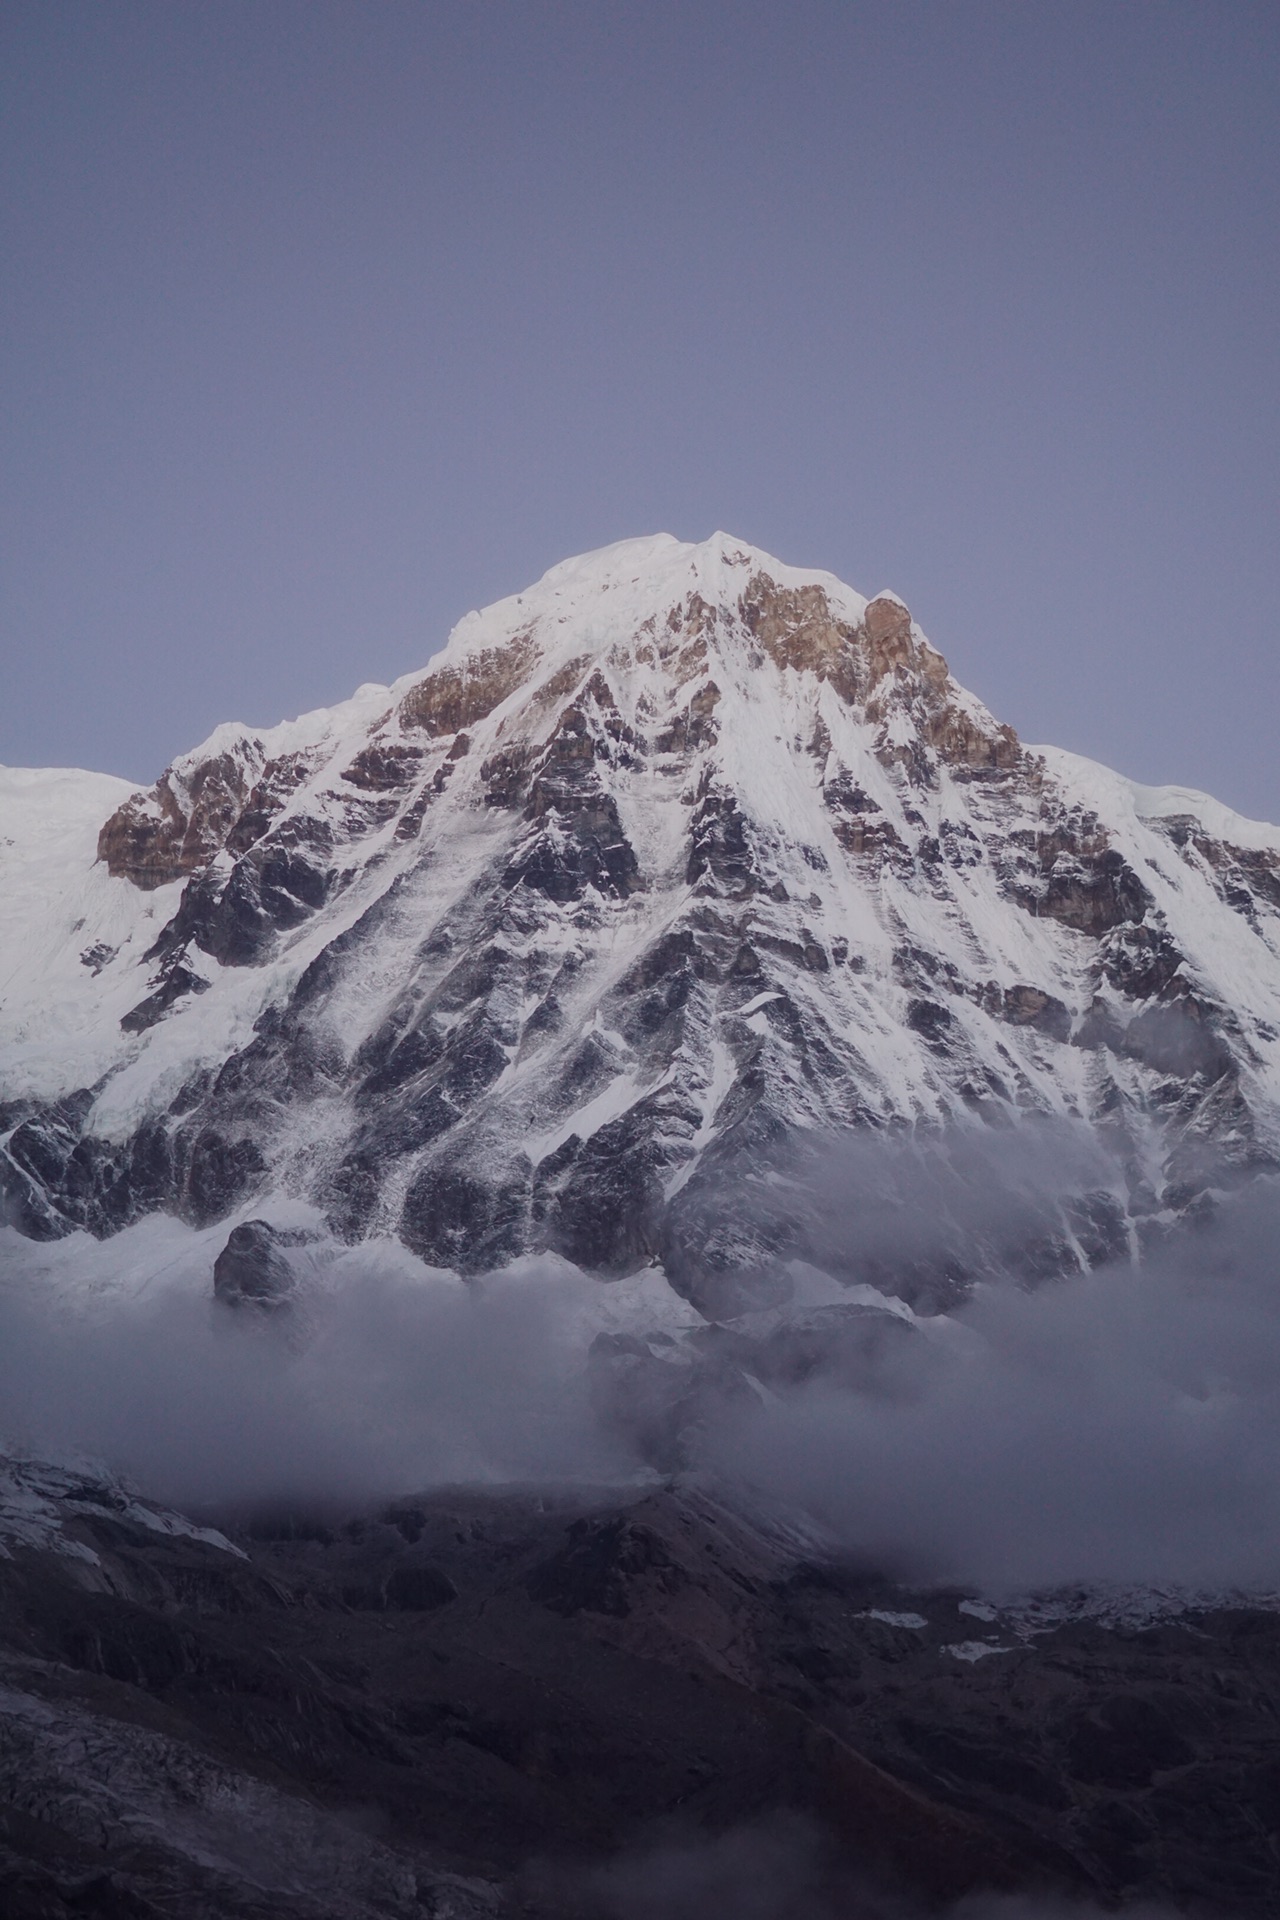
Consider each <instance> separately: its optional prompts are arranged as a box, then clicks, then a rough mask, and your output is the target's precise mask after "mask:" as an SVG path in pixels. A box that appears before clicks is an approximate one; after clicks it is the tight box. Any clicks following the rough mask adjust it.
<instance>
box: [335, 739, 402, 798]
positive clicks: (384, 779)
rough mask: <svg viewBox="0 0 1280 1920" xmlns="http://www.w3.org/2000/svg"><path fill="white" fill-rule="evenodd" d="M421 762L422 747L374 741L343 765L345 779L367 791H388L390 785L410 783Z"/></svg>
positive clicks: (387, 741) (393, 786) (397, 785)
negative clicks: (345, 765) (348, 764)
mask: <svg viewBox="0 0 1280 1920" xmlns="http://www.w3.org/2000/svg"><path fill="white" fill-rule="evenodd" d="M421 765H422V748H421V747H404V746H400V745H399V744H398V743H397V742H396V741H391V740H374V741H371V742H370V744H369V745H368V746H367V747H365V748H363V749H362V750H361V752H359V753H358V754H357V755H356V757H355V759H354V760H353V761H352V762H351V765H350V766H349V767H344V768H343V770H342V778H343V779H344V780H346V781H347V782H348V783H349V784H350V785H351V786H353V787H360V788H362V789H363V790H364V791H365V792H373V793H384V792H386V791H387V790H388V789H389V788H395V787H407V786H409V785H410V783H411V782H412V780H413V777H414V775H415V774H416V773H417V771H418V768H419V767H420V766H421Z"/></svg>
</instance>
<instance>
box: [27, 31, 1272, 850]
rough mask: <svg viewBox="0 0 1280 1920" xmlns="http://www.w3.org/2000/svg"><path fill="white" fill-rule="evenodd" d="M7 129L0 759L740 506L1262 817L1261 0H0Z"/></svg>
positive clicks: (134, 761)
mask: <svg viewBox="0 0 1280 1920" xmlns="http://www.w3.org/2000/svg"><path fill="white" fill-rule="evenodd" d="M0 166H2V168H3V204H2V207H0V261H2V262H3V266H2V267H0V328H2V330H3V350H2V355H0V359H2V368H0V383H2V384H0V395H2V404H3V415H2V419H3V433H2V436H0V437H2V443H3V444H2V447H0V461H2V466H3V471H2V474H0V487H2V489H3V494H2V500H0V520H2V524H0V759H3V760H6V761H9V762H18V763H26V764H45V763H58V764H79V765H85V766H92V767H99V768H105V769H108V770H111V771H114V772H118V773H122V774H125V775H128V776H129V777H132V778H138V779H145V780H150V779H152V778H153V777H154V776H155V774H156V773H157V772H158V771H159V770H160V768H161V767H162V766H163V764H164V762H165V761H166V760H167V759H168V758H169V757H171V756H172V755H173V754H174V753H177V752H180V751H182V750H183V749H184V748H186V747H188V746H190V745H194V744H195V743H196V742H197V741H198V740H200V739H201V738H202V737H203V736H204V735H205V734H206V733H208V732H209V730H210V729H211V728H212V727H213V726H214V725H215V724H216V723H217V722H218V721H219V720H223V719H243V720H247V721H250V722H253V723H256V724H267V723H270V722H272V721H274V720H276V719H279V718H281V717H283V716H285V715H286V714H292V713H296V712H298V711H301V710H303V709H305V708H308V707H312V706H317V705H323V704H328V703H330V702H332V701H334V700H337V699H340V698H342V697H343V696H345V695H346V694H347V693H348V692H350V691H351V690H353V689H354V687H355V686H356V685H357V684H358V683H360V682H361V681H365V680H385V679H390V678H393V677H394V676H395V675H396V674H398V673H402V672H405V671H407V670H408V669H410V668H413V667H415V666H419V665H421V664H422V663H423V662H424V661H425V660H426V659H427V657H428V656H429V655H430V653H431V652H433V651H434V649H435V648H436V647H437V646H438V645H440V644H441V642H442V641H443V639H444V637H445V634H446V632H447V630H448V628H449V627H450V625H451V624H452V623H453V621H454V620H456V619H457V618H458V617H459V616H460V615H461V614H463V613H465V612H466V611H467V609H468V608H469V607H472V606H476V605H481V604H483V603H484V602H486V601H489V600H492V599H495V598H497V597H499V596H500V595H502V594H505V593H507V592H511V591H515V590H518V589H519V588H520V587H522V586H524V585H526V584H527V583H528V582H529V581H531V580H532V579H533V578H535V577H536V576H537V575H539V574H540V573H542V572H543V571H545V569H546V568H547V567H548V566H550V565H552V564H553V563H554V562H555V561H557V560H559V559H562V558H564V557H565V556H566V555H568V554H571V553H576V552H580V551H582V550H584V549H586V548H590V547H595V546H600V545H602V544H604V543H605V542H608V541H611V540H615V539H620V538H623V537H626V536H628V535H632V534H638V533H646V532H653V531H657V530H659V529H664V530H666V531H669V532H672V533H675V534H677V535H679V536H681V537H682V538H689V539H700V538H703V537H705V536H706V535H707V534H709V533H710V532H712V531H713V530H714V529H715V528H717V527H723V528H725V529H727V530H728V531H730V532H732V533H735V534H737V535H740V536H741V537H743V538H745V539H748V540H751V541H754V542H756V543H758V544H760V545H762V546H764V547H766V548H769V549H771V550H772V551H773V552H775V553H777V554H779V555H780V556H781V557H782V558H784V559H786V560H789V561H791V562H793V563H794V564H797V565H813V566H821V567H827V568H830V569H831V570H832V571H834V572H836V573H839V574H841V575H842V576H843V577H844V578H845V579H847V580H849V581H850V582H851V583H852V584H853V585H854V586H856V587H858V588H859V589H860V590H861V591H863V592H866V593H874V592H876V591H877V590H878V589H880V588H881V587H884V586H890V587H893V588H894V589H896V590H897V591H898V592H899V593H901V594H902V595H903V596H904V598H906V599H907V601H908V602H909V604H910V605H911V607H912V609H913V611H914V612H915V614H916V617H917V618H918V619H919V620H920V622H921V624H922V625H923V626H924V628H925V630H926V631H927V632H928V634H929V635H930V637H931V638H932V639H933V640H934V642H935V643H936V644H937V645H938V646H939V647H941V649H942V650H943V652H944V653H946V654H947V655H948V657H949V659H950V660H951V663H952V666H953V668H954V670H955V671H956V673H957V674H958V675H959V677H960V678H961V679H962V680H963V681H965V682H966V684H968V685H969V686H971V687H972V688H973V689H974V690H975V691H976V692H977V693H979V694H980V695H981V696H982V697H983V698H984V699H985V700H986V701H987V703H988V704H989V705H990V706H991V707H992V708H993V709H994V710H995V711H996V712H997V714H998V715H999V716H1000V717H1001V718H1002V719H1006V720H1009V721H1011V722H1012V723H1013V724H1014V725H1015V726H1016V727H1017V728H1018V729H1019V731H1020V732H1022V734H1023V735H1024V737H1026V738H1028V739H1030V740H1033V741H1034V740H1052V741H1055V742H1057V743H1058V744H1060V745H1063V746H1068V747H1072V748H1075V749H1076V750H1078V751H1080V752H1084V753H1088V754H1092V755H1094V756H1096V757H1097V758H1100V759H1103V760H1106V761H1108V762H1110V763H1111V764H1113V765H1115V766H1118V767H1120V768H1122V769H1123V770H1124V771H1125V772H1128V773H1131V774H1132V775H1134V776H1135V777H1136V778H1139V779H1142V780H1148V781H1165V780H1177V781H1181V782H1183V783H1185V784H1189V785H1196V786H1203V787H1206V788H1208V789H1209V790H1210V791H1212V792H1215V793H1217V794H1218V795H1219V796H1220V797H1222V798H1223V799H1225V800H1227V801H1229V802H1231V803H1232V804H1234V805H1236V806H1238V807H1240V808H1242V809H1243V810H1245V811H1246V812H1251V813H1254V814H1258V815H1261V816H1263V817H1266V818H1270V819H1272V820H1276V819H1280V773H1278V771H1277V768H1278V760H1277V750H1276V734H1277V721H1278V718H1280V649H1278V647H1277V626H1276V619H1277V601H1278V598H1280V595H1278V592H1277V589H1278V588H1280V523H1278V522H1280V516H1278V514H1277V506H1278V494H1280V489H1278V485H1277V481H1278V477H1280V476H1278V467H1280V434H1278V432H1277V428H1278V426H1280V420H1278V417H1277V416H1278V413H1280V408H1278V406H1277V400H1278V397H1280V354H1278V352H1277V346H1278V342H1277V330H1278V326H1280V298H1278V296H1280V238H1278V235H1280V219H1278V218H1277V215H1278V213H1280V204H1278V203H1280V7H1277V6H1276V5H1275V3H1274V0H1263V3H1262V4H1254V3H1253V0H1214V3H1213V4H1208V3H1207V0H1206V3H1204V4H1184V3H1183V0H1102V3H1101V4H1095V0H891V4H880V3H879V0H873V3H871V4H859V0H842V3H831V4H828V3H824V0H787V4H783V3H782V0H773V3H772V4H764V3H763V0H593V3H589V4H588V3H583V0H457V3H454V0H195V3H193V0H110V3H109V4H107V3H105V0H3V4H2V5H0Z"/></svg>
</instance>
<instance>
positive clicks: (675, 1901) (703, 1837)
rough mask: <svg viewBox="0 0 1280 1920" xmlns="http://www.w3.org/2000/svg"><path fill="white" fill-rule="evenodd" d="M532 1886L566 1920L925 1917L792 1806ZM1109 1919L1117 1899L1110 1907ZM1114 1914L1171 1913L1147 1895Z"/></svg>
mask: <svg viewBox="0 0 1280 1920" xmlns="http://www.w3.org/2000/svg"><path fill="white" fill-rule="evenodd" d="M530 1878H531V1880H532V1881H533V1883H534V1890H535V1891H536V1892H538V1893H540V1894H542V1896H543V1897H544V1898H545V1897H546V1896H547V1895H548V1894H549V1895H550V1896H551V1897H552V1901H553V1903H554V1908H555V1911H556V1912H557V1913H563V1914H564V1915H565V1920H727V1916H732V1920H925V1916H924V1912H923V1910H922V1909H921V1908H920V1907H919V1906H918V1905H917V1904H916V1903H914V1902H912V1901H911V1900H910V1899H908V1898H906V1897H905V1896H903V1895H902V1894H901V1893H900V1892H895V1891H893V1890H891V1889H888V1888H885V1887H882V1886H877V1885H876V1884H875V1883H874V1882H872V1881H871V1880H869V1879H868V1878H867V1876H865V1875H862V1874H859V1873H858V1872H857V1870H856V1869H853V1868H851V1867H850V1865H849V1863H848V1861H847V1859H845V1858H844V1857H843V1856H841V1855H840V1854H839V1853H838V1852H837V1851H836V1849H835V1848H834V1847H833V1846H832V1845H831V1843H830V1841H829V1839H828V1838H827V1837H826V1836H824V1835H823V1833H822V1832H821V1831H820V1830H819V1829H818V1828H817V1827H815V1826H814V1825H813V1824H812V1823H811V1822H810V1821H808V1820H806V1819H804V1818H803V1817H801V1816H799V1815H795V1814H777V1815H774V1816H773V1817H772V1818H770V1819H765V1820H760V1821H756V1822H753V1823H750V1824H748V1825H743V1826H738V1827H733V1828H730V1829H728V1830H727V1831H725V1832H723V1833H719V1834H713V1835H707V1834H700V1833H694V1832H685V1833H682V1832H680V1831H679V1830H678V1828H677V1829H668V1830H666V1831H663V1832H659V1833H655V1834H654V1835H653V1837H652V1838H651V1839H650V1840H649V1842H648V1843H647V1844H645V1845H640V1846H637V1847H635V1848H633V1849H632V1850H630V1851H629V1852H627V1853H624V1854H621V1855H618V1856H617V1857H615V1858H613V1859H610V1860H607V1861H604V1862H602V1863H600V1864H598V1865H595V1866H590V1867H578V1868H575V1869H563V1868H561V1869H556V1868H542V1869H540V1870H535V1871H534V1872H533V1874H532V1875H531V1876H530ZM1110 1912H1111V1914H1112V1920H1115V1915H1116V1909H1114V1908H1112V1909H1110ZM929 1920H1104V1914H1103V1910H1102V1909H1101V1908H1100V1907H1097V1906H1094V1905H1092V1904H1090V1903H1081V1902H1078V1901H1074V1900H1070V1899H1067V1898H1063V1897H1061V1896H1056V1895H1053V1894H1034V1893H1019V1894H991V1893H982V1894H975V1895H972V1896H970V1897H968V1898H966V1899H964V1900H961V1901H960V1902H959V1903H958V1904H957V1905H954V1906H951V1907H948V1908H946V1909H945V1910H943V1911H941V1912H940V1911H939V1910H938V1909H937V1908H936V1907H935V1908H931V1909H930V1910H929ZM1120 1920H1175V1916H1174V1913H1173V1910H1172V1908H1168V1907H1163V1906H1153V1905H1150V1904H1148V1903H1146V1902H1143V1903H1141V1904H1139V1905H1134V1906H1127V1907H1124V1908H1123V1909H1120Z"/></svg>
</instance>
